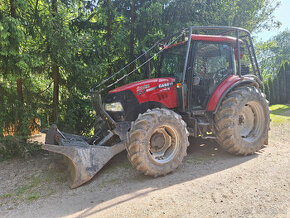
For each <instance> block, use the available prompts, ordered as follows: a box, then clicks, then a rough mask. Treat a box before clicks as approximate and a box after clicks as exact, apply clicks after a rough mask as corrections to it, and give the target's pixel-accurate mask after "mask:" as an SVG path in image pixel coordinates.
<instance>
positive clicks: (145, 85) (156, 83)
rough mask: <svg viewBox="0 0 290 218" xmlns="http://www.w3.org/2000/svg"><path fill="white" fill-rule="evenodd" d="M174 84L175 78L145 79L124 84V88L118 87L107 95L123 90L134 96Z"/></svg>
mask: <svg viewBox="0 0 290 218" xmlns="http://www.w3.org/2000/svg"><path fill="white" fill-rule="evenodd" d="M174 82H175V78H171V77H168V78H154V79H146V80H141V81H137V82H133V83H129V84H126V85H124V86H120V87H118V88H116V89H113V90H111V91H109V93H117V92H121V91H125V90H131V91H132V92H133V93H134V94H135V95H136V96H139V95H141V94H144V93H147V92H151V91H153V90H156V89H161V88H167V87H170V86H173V83H174Z"/></svg>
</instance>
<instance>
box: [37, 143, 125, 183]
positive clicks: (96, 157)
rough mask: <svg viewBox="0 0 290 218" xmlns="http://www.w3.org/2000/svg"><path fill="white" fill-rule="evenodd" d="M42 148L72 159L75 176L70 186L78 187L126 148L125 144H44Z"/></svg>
mask: <svg viewBox="0 0 290 218" xmlns="http://www.w3.org/2000/svg"><path fill="white" fill-rule="evenodd" d="M42 149H44V150H47V151H51V152H55V153H58V154H62V155H64V156H66V157H67V158H68V159H69V160H70V161H71V163H72V166H73V167H74V178H73V182H72V184H71V185H70V187H71V188H77V187H79V186H80V185H82V184H84V183H86V182H88V181H89V180H90V179H92V178H93V176H94V175H96V174H97V172H99V171H100V169H102V168H103V166H104V165H105V164H106V163H107V162H108V161H109V160H110V159H111V158H112V157H114V156H115V155H116V154H118V153H120V152H122V151H123V150H125V144H124V143H118V144H115V145H113V146H112V147H105V146H90V147H87V148H85V147H76V146H60V145H50V144H44V145H43V146H42Z"/></svg>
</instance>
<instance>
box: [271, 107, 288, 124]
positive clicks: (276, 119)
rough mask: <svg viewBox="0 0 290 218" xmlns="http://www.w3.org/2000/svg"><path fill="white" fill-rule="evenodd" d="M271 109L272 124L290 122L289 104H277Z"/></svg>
mask: <svg viewBox="0 0 290 218" xmlns="http://www.w3.org/2000/svg"><path fill="white" fill-rule="evenodd" d="M270 110H271V119H272V122H271V124H273V125H280V124H283V123H286V122H290V105H289V104H275V105H271V106H270Z"/></svg>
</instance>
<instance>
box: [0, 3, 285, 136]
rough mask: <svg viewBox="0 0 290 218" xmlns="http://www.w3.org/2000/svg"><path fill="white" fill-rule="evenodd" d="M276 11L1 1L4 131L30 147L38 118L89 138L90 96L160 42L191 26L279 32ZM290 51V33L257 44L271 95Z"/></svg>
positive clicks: (269, 7)
mask: <svg viewBox="0 0 290 218" xmlns="http://www.w3.org/2000/svg"><path fill="white" fill-rule="evenodd" d="M278 4H279V3H273V1H271V0H236V1H232V0H198V1H196V0H155V1H153V0H122V1H120V0H86V1H83V0H82V1H74V0H2V1H1V3H0V111H1V113H0V123H1V126H2V127H3V128H4V129H5V128H8V127H9V126H10V125H11V123H17V130H16V135H19V136H22V137H24V140H26V139H27V137H28V135H29V130H28V126H29V123H30V122H31V120H32V119H33V118H35V117H38V118H40V120H41V128H45V127H48V126H49V125H50V124H52V123H57V124H58V125H59V126H60V128H62V129H63V130H65V131H69V132H74V133H78V134H84V133H85V134H89V133H90V132H91V129H92V124H93V121H94V112H93V109H92V107H91V103H90V98H89V97H90V94H89V90H90V88H91V87H92V86H95V85H97V84H98V83H100V82H101V81H102V80H103V79H104V78H106V77H108V76H110V75H112V74H113V73H114V72H116V71H117V70H119V69H120V68H121V67H123V66H124V65H126V64H127V63H129V62H130V61H131V60H133V59H134V58H135V57H137V56H138V55H140V54H141V53H142V51H143V50H144V49H146V48H149V47H150V46H151V45H152V44H153V43H154V42H155V41H156V40H157V39H160V38H162V37H164V36H166V35H169V34H171V33H174V32H176V31H177V30H180V29H183V28H185V27H188V26H190V25H231V26H239V27H243V28H246V29H248V30H250V31H258V30H260V29H271V28H274V27H278V26H279V22H277V21H275V19H274V18H273V11H274V10H275V8H276V7H277V6H278ZM285 40H288V41H287V42H285ZM285 43H288V45H289V31H287V32H286V33H285V34H284V33H283V34H281V35H279V36H277V37H276V38H274V39H273V40H271V41H269V42H267V43H264V44H258V50H259V60H260V64H261V66H262V68H263V69H264V71H263V76H264V77H265V78H266V80H267V81H269V82H267V83H265V87H264V89H265V90H266V89H268V90H271V88H270V86H271V83H273V84H276V83H277V81H280V79H276V80H275V79H274V78H276V77H277V78H278V77H279V76H277V75H278V74H279V75H280V74H281V75H282V74H283V73H281V72H282V71H283V70H282V71H281V70H280V71H279V69H280V68H279V65H281V64H282V61H283V60H284V59H285V58H288V59H289V46H288V48H287V49H288V50H283V49H282V50H281V48H283V47H284V45H285ZM273 54H275V55H273ZM277 54H279V55H277ZM287 55H288V56H287ZM283 66H284V68H285V67H286V68H287V66H289V64H288V65H287V64H284V65H283ZM281 69H282V68H281ZM124 73H126V72H124ZM283 75H284V74H283ZM279 78H280V77H279ZM281 78H282V77H281ZM132 79H136V78H135V77H132ZM272 79H273V81H272ZM270 81H272V82H270ZM125 82H126V83H127V82H130V80H126V81H124V83H125ZM267 86H269V87H268V88H267ZM269 93H270V92H269ZM271 93H272V94H273V93H274V92H272V91H271ZM273 95H274V94H273ZM268 96H270V94H268ZM271 99H272V98H271ZM273 99H274V98H273ZM271 102H274V100H271ZM3 128H0V137H1V138H3Z"/></svg>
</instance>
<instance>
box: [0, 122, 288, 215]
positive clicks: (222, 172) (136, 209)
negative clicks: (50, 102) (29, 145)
mask: <svg viewBox="0 0 290 218" xmlns="http://www.w3.org/2000/svg"><path fill="white" fill-rule="evenodd" d="M289 157H290V124H289V123H288V124H283V125H282V126H274V127H272V130H271V133H270V143H269V145H268V146H267V147H265V148H263V149H262V150H261V151H260V152H259V153H257V154H254V155H252V156H243V157H241V156H238V157H237V156H233V155H230V154H227V153H226V152H224V151H222V150H220V149H219V147H218V146H216V145H215V144H214V143H213V142H205V141H193V140H191V146H190V147H189V149H188V156H187V157H186V158H185V160H184V163H183V165H182V166H180V167H179V168H178V169H177V171H175V172H174V173H172V174H170V175H167V176H165V177H161V178H156V179H153V178H150V177H146V176H143V175H141V174H140V173H138V172H137V171H136V170H135V169H133V168H132V167H131V165H130V163H129V162H128V160H127V158H126V154H125V153H121V154H120V155H118V156H117V157H115V158H114V159H113V160H112V161H111V162H110V163H109V164H108V165H107V166H106V167H105V168H104V169H103V170H102V171H101V172H100V173H99V174H98V175H97V176H96V177H95V178H94V179H93V180H92V182H90V183H89V184H87V185H85V186H82V187H80V188H78V189H75V190H70V189H69V188H68V187H67V184H66V182H65V181H66V179H65V178H66V175H65V174H64V172H65V171H63V168H59V167H61V166H62V165H61V164H60V163H58V162H59V161H58V162H57V163H58V164H54V162H53V160H58V159H59V158H58V156H54V155H49V156H43V155H42V156H38V157H35V158H32V159H30V160H29V161H24V160H9V161H4V162H1V163H0V168H1V171H0V196H1V197H0V217H3V216H4V217H60V216H73V217H78V216H79V217H90V216H92V217H96V216H97V217H120V216H121V217H138V216H139V217H144V216H145V217H149V216H150V217H160V216H161V217H168V216H170V217H172V216H173V217H179V216H185V217H287V216H288V217H290V207H289V206H290V205H289V203H290V186H289V185H290V183H289V182H290V165H289Z"/></svg>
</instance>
